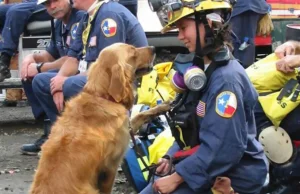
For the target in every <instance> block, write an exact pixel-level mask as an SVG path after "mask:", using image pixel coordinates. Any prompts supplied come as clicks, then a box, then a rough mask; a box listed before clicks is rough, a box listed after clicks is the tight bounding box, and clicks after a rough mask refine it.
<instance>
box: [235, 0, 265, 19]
mask: <svg viewBox="0 0 300 194" xmlns="http://www.w3.org/2000/svg"><path fill="white" fill-rule="evenodd" d="M270 9H271V7H270V5H269V4H268V3H267V2H266V1H265V0H238V1H237V2H236V4H235V5H234V7H233V10H232V17H234V16H237V15H239V14H241V13H243V12H246V11H254V12H256V13H259V14H266V13H268V12H269V11H270Z"/></svg>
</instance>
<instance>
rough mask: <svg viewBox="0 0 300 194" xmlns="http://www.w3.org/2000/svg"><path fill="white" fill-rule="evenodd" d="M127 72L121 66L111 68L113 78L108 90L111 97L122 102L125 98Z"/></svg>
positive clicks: (116, 65)
mask: <svg viewBox="0 0 300 194" xmlns="http://www.w3.org/2000/svg"><path fill="white" fill-rule="evenodd" d="M125 84H126V78H125V72H124V69H123V67H122V66H121V65H119V64H115V65H114V66H112V68H111V78H110V84H109V88H108V93H109V95H110V96H111V97H112V98H113V99H114V100H115V101H116V102H121V100H122V99H123V98H124V96H125Z"/></svg>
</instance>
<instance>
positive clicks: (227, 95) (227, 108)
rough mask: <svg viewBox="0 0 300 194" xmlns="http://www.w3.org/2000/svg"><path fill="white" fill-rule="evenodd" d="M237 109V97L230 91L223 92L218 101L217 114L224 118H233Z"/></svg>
mask: <svg viewBox="0 0 300 194" xmlns="http://www.w3.org/2000/svg"><path fill="white" fill-rule="evenodd" d="M236 108H237V101H236V96H235V94H234V93H232V92H229V91H224V92H221V93H220V94H219V95H218V96H217V99H216V112H217V113H218V115H220V116H221V117H224V118H231V117H232V116H233V115H234V113H235V111H236Z"/></svg>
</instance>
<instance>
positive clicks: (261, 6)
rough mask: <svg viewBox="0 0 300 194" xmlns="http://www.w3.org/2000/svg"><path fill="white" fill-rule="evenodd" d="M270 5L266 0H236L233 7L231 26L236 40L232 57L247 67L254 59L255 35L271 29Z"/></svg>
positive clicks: (266, 33) (267, 33)
mask: <svg viewBox="0 0 300 194" xmlns="http://www.w3.org/2000/svg"><path fill="white" fill-rule="evenodd" d="M270 11H271V6H270V5H268V4H267V2H266V0H251V1H249V0H238V1H236V4H235V5H234V7H233V11H232V16H231V19H230V20H231V26H232V30H233V32H234V33H235V35H236V36H237V37H238V40H235V41H234V43H233V44H234V52H233V54H234V57H235V58H237V59H238V60H240V62H241V64H242V65H243V66H244V67H245V68H247V67H248V66H250V65H252V64H253V63H254V61H255V43H254V40H255V37H256V35H269V34H270V33H271V31H272V29H273V24H272V21H271V19H270V17H269V14H268V13H269V12H270Z"/></svg>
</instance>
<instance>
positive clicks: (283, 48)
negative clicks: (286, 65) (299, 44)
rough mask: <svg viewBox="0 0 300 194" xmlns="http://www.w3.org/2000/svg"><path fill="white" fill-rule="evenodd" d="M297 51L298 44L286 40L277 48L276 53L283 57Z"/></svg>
mask: <svg viewBox="0 0 300 194" xmlns="http://www.w3.org/2000/svg"><path fill="white" fill-rule="evenodd" d="M295 52H296V46H295V45H294V44H293V42H286V43H284V44H282V45H280V46H279V47H277V48H276V50H275V54H276V56H277V57H278V58H280V59H282V58H283V57H285V56H287V55H295Z"/></svg>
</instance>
